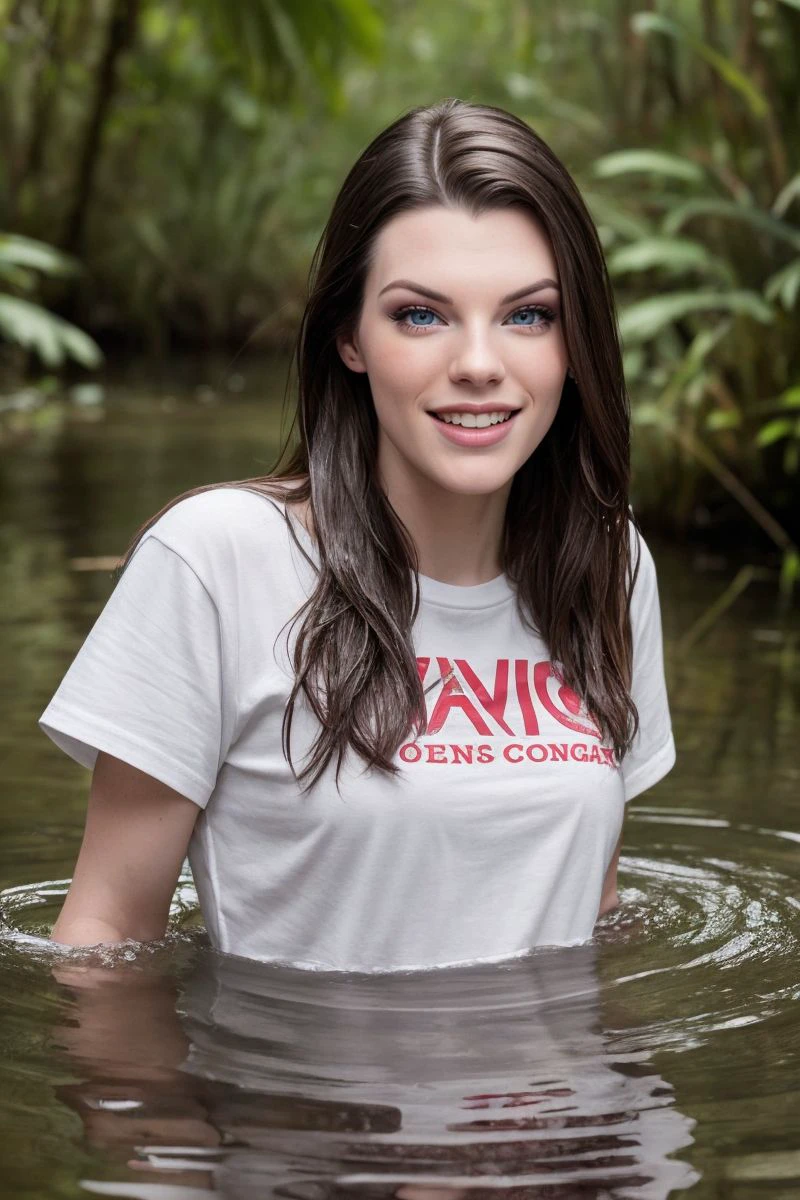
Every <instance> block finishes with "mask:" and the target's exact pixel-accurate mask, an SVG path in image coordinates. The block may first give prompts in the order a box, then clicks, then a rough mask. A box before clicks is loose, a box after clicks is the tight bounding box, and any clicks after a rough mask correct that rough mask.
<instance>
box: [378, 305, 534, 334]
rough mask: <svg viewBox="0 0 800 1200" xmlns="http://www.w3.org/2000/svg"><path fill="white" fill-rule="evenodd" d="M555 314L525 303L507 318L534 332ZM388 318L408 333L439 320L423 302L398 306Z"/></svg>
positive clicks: (517, 326)
mask: <svg viewBox="0 0 800 1200" xmlns="http://www.w3.org/2000/svg"><path fill="white" fill-rule="evenodd" d="M537 316H538V317H539V318H541V319H540V320H539V321H536V322H534V321H532V320H531V321H524V320H523V321H515V320H514V318H515V317H537ZM406 317H421V318H422V320H420V321H413V322H409V321H407V320H406ZM555 319H556V314H555V313H554V312H553V310H552V309H551V308H547V307H546V305H544V304H527V305H525V306H523V307H522V308H518V309H516V310H515V311H514V312H513V313H512V314H511V317H510V319H509V323H510V324H512V325H514V326H516V328H517V329H530V330H531V331H535V332H536V333H539V332H545V331H546V330H547V329H549V328H550V325H551V324H552V323H553V321H555ZM390 320H392V321H394V322H395V323H396V324H397V325H398V326H399V327H400V328H401V329H404V330H406V332H408V333H412V332H416V331H417V330H420V331H421V330H423V329H431V328H433V323H434V320H439V317H438V315H437V314H436V313H435V312H434V311H433V309H432V308H428V307H427V306H426V305H424V304H407V305H406V306H405V307H404V308H400V309H398V310H397V312H394V313H391V314H390Z"/></svg>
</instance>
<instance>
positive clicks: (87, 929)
mask: <svg viewBox="0 0 800 1200" xmlns="http://www.w3.org/2000/svg"><path fill="white" fill-rule="evenodd" d="M398 280H403V281H404V282H403V283H402V285H397V286H395V284H396V281H398ZM543 281H547V282H543ZM390 285H391V286H390ZM430 292H435V293H437V296H438V297H439V298H436V299H433V298H431V296H430V295H429V294H425V293H430ZM512 293H514V294H516V293H521V294H518V295H516V296H515V298H514V299H513V300H511V299H507V297H509V296H510V295H511V294H512ZM560 304H561V296H560V291H559V287H558V271H557V266H556V261H555V257H554V254H553V250H552V246H551V244H550V241H549V239H548V237H547V234H546V232H545V230H544V228H543V227H542V226H541V224H540V223H539V222H538V221H537V220H536V219H535V218H534V217H533V216H532V215H531V214H529V213H528V212H523V211H522V210H518V209H509V208H506V209H497V210H493V211H489V212H486V213H483V214H482V215H481V216H480V217H477V218H476V217H472V216H470V215H469V214H467V213H466V212H464V211H462V210H458V209H451V208H445V207H443V206H440V205H435V206H430V207H427V208H424V209H417V210H414V211H411V212H406V213H402V214H400V215H398V216H397V217H395V218H393V219H392V220H391V221H389V222H387V224H386V225H385V226H384V227H383V228H382V229H381V231H380V233H379V234H378V236H377V239H376V243H375V247H374V256H373V259H372V262H371V265H370V269H369V271H368V273H367V278H366V280H365V286H364V296H363V303H362V307H361V311H360V313H359V317H358V321H357V324H356V327H355V329H353V330H352V331H351V332H350V335H349V336H343V337H341V338H339V339H338V342H337V346H338V350H339V354H340V356H341V358H342V361H343V362H344V363H345V364H346V366H347V367H349V369H350V370H351V371H355V372H359V373H366V374H367V376H368V378H369V384H370V391H371V393H372V398H373V402H374V404H375V411H376V414H377V418H378V459H377V470H378V476H379V480H380V483H381V486H382V488H383V490H384V491H385V493H386V495H387V496H388V498H389V500H390V502H391V504H392V506H393V507H394V509H395V510H396V512H397V513H398V515H399V516H400V518H401V520H402V521H403V522H404V524H405V526H406V527H407V529H408V530H409V532H410V534H411V536H412V538H413V540H414V543H415V546H416V549H417V554H418V557H419V569H420V572H421V573H422V574H423V575H427V576H429V577H431V578H433V579H438V580H441V581H442V582H444V583H450V584H456V585H460V586H471V585H474V584H480V583H484V582H486V581H488V580H490V579H493V578H495V577H496V576H497V575H499V574H500V573H501V563H500V546H501V538H502V530H503V522H504V519H505V509H506V503H507V500H508V494H509V491H510V488H511V483H512V480H513V477H514V474H515V473H516V471H517V470H518V469H519V467H521V466H522V464H523V463H524V462H525V461H526V460H527V459H528V458H529V457H530V455H531V454H533V452H534V451H535V450H536V448H537V446H538V445H539V444H540V442H541V441H542V438H543V437H544V436H545V434H546V433H547V431H548V429H549V428H550V426H551V424H552V422H553V419H554V417H555V414H556V411H557V409H558V405H559V402H560V398H561V392H562V389H563V387H564V381H565V377H566V373H567V368H568V366H569V360H568V354H567V351H566V347H565V344H564V337H563V333H562V325H561V320H560ZM409 306H419V309H415V310H414V312H411V311H408V312H406V313H405V314H404V315H403V316H402V317H399V318H398V313H399V311H400V310H401V309H409ZM421 310H424V315H423V314H422V311H421ZM393 316H394V317H395V318H397V319H394V320H393V319H392V317H393ZM490 400H497V401H498V403H500V404H506V405H511V406H513V407H514V408H518V409H519V410H520V411H519V412H518V413H517V415H516V416H515V417H514V423H513V428H511V429H510V431H509V433H508V435H507V436H506V437H504V438H503V440H502V441H500V442H498V443H496V444H495V445H492V446H484V447H480V448H475V447H469V448H467V447H463V446H457V445H454V444H453V443H452V442H450V441H449V440H448V439H447V438H446V437H445V436H444V435H443V434H442V433H441V431H440V428H439V427H438V422H437V420H436V418H435V417H433V416H431V414H430V411H429V410H430V409H431V408H437V407H441V406H443V405H449V404H452V403H459V402H461V401H463V403H464V406H465V407H467V408H468V407H469V405H470V404H479V403H482V402H484V401H490ZM299 515H300V517H301V519H302V520H304V521H305V522H306V524H308V525H310V521H309V516H308V513H300V514H299ZM199 811H200V810H199V808H198V807H197V805H195V804H194V803H193V802H192V801H190V800H189V799H187V798H186V797H184V796H181V795H180V794H179V793H178V792H175V791H173V790H172V789H171V788H168V787H166V785H164V784H162V783H160V782H159V781H158V780H156V779H153V778H152V777H150V776H148V775H145V774H144V773H143V772H141V771H137V770H136V769H135V768H133V767H131V766H129V765H128V764H127V763H124V762H122V761H121V760H119V759H116V758H113V757H111V756H110V755H107V754H103V753H100V754H99V755H98V760H97V764H96V767H95V770H94V774H93V778H92V786H91V792H90V799H89V807H88V812H87V819H86V829H85V832H84V839H83V844H82V846H81V851H80V854H79V857H78V862H77V864H76V868H75V873H74V878H73V882H72V885H71V887H70V890H69V894H68V896H67V899H66V901H65V903H64V906H63V909H62V911H61V914H60V916H59V918H58V920H57V922H56V924H55V927H54V929H53V934H52V937H53V940H54V941H58V942H63V943H65V944H68V945H93V944H97V943H99V942H118V941H122V940H124V939H125V938H136V939H137V940H140V941H145V940H149V939H155V938H160V937H163V935H164V933H165V930H166V924H167V917H168V913H169V902H170V898H171V896H172V895H173V893H174V890H175V886H176V885H177V880H178V875H179V873H180V867H181V864H182V862H183V860H184V858H185V856H186V851H187V848H188V844H189V840H190V838H191V834H192V829H193V827H194V823H195V820H196V818H197V816H198V813H199ZM621 842H622V835H621V834H620V839H619V841H618V842H617V846H616V849H615V851H614V854H613V856H612V859H611V862H610V864H609V867H608V870H607V873H606V877H605V881H604V885H603V892H602V899H601V903H600V908H599V911H598V917H599V916H602V915H603V913H604V912H607V911H608V910H609V909H611V908H613V907H615V905H616V904H617V903H618V901H619V897H618V894H617V864H618V862H619V854H620V847H621Z"/></svg>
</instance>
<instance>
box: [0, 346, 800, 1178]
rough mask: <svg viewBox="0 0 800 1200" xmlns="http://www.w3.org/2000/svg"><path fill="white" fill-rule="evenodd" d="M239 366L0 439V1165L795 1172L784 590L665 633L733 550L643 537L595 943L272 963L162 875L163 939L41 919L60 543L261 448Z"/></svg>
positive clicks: (119, 393)
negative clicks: (615, 853)
mask: <svg viewBox="0 0 800 1200" xmlns="http://www.w3.org/2000/svg"><path fill="white" fill-rule="evenodd" d="M246 373H247V378H246V380H241V381H237V380H235V379H234V380H233V384H234V389H233V390H228V388H227V387H223V388H222V389H221V390H220V391H219V392H218V393H217V394H216V395H212V394H210V393H209V392H208V391H202V390H201V391H197V390H196V389H195V387H194V385H193V383H190V381H189V380H188V375H187V374H184V375H183V383H182V385H181V388H180V389H179V390H177V389H176V385H175V381H174V377H173V379H172V380H171V381H169V382H168V383H164V384H160V383H156V384H153V383H152V381H151V382H150V384H149V385H148V387H147V388H141V387H138V386H134V385H130V384H129V385H128V386H124V387H117V388H115V389H114V390H113V391H112V392H111V393H110V394H109V397H108V402H107V405H106V409H105V411H104V412H103V411H100V410H89V409H87V410H86V411H85V412H84V413H83V415H82V416H81V415H80V414H77V415H75V416H73V418H71V419H70V420H69V421H67V422H66V423H64V424H62V425H59V424H58V423H54V424H53V426H52V427H51V428H50V429H49V430H46V431H44V432H42V433H41V434H40V435H38V436H37V437H36V438H35V439H31V440H28V441H26V442H25V443H21V444H19V445H18V446H16V447H15V448H13V450H8V449H7V450H6V451H5V453H4V456H3V458H2V460H0V590H1V593H2V612H1V613H0V662H2V667H3V678H4V682H5V686H4V687H3V689H2V694H1V695H0V705H2V712H1V713H0V717H1V718H2V720H0V729H2V734H0V737H2V762H3V768H4V779H3V785H4V795H3V803H2V806H0V888H3V889H5V891H4V893H3V896H2V901H1V903H2V912H1V913H0V917H2V922H3V929H2V931H1V932H0V1014H2V1016H1V1017H0V1020H2V1035H1V1036H2V1043H1V1044H2V1055H0V1160H1V1161H2V1171H0V1195H1V1196H2V1197H3V1198H4V1200H5V1198H6V1197H8V1198H9V1200H11V1198H13V1200H16V1198H18V1197H23V1196H25V1197H48V1198H49V1197H61V1196H64V1197H72V1196H84V1195H86V1194H100V1195H117V1196H131V1197H150V1198H151V1200H178V1198H180V1200H182V1198H184V1197H191V1196H195V1195H196V1194H198V1193H201V1192H216V1193H218V1194H219V1195H221V1196H225V1197H237V1198H238V1197H259V1198H260V1197H271V1196H276V1197H277V1196H296V1197H301V1198H308V1200H316V1198H317V1197H320V1198H322V1197H329V1196H330V1197H333V1196H336V1197H389V1196H396V1197H399V1198H400V1200H429V1198H436V1197H438V1198H441V1200H459V1198H460V1197H462V1196H468V1197H469V1200H481V1198H482V1197H486V1196H489V1195H490V1194H491V1195H492V1196H493V1197H494V1196H500V1197H507V1198H508V1200H511V1198H517V1197H526V1198H527V1197H530V1198H538V1197H548V1198H550V1197H553V1198H556V1197H559V1198H561V1197H581V1198H585V1197H596V1198H598V1200H599V1198H601V1197H604V1198H605V1197H613V1198H617V1197H636V1198H638V1200H641V1198H645V1197H647V1198H656V1197H666V1196H674V1195H680V1194H681V1193H682V1192H684V1191H688V1190H691V1192H692V1195H693V1196H695V1197H698V1198H699V1197H715V1198H716V1197H724V1198H726V1200H727V1198H732V1200H749V1198H751V1197H756V1196H758V1197H761V1196H769V1197H771V1198H773V1200H789V1198H790V1197H792V1198H796V1197H798V1196H800V1090H799V1089H798V1080H799V1079H800V1075H799V1073H798V1069H799V1068H800V1025H799V1023H798V1017H797V1005H796V1001H797V999H798V997H800V966H798V963H799V962H800V957H799V956H798V943H799V942H800V861H799V855H800V787H799V786H798V783H799V782H800V760H799V759H798V753H797V734H798V720H797V715H798V692H799V690H800V688H799V685H800V657H799V656H800V649H799V646H800V642H799V640H798V625H797V621H796V618H795V617H792V616H790V617H781V616H780V614H779V612H778V606H777V599H776V593H775V588H774V586H773V585H770V583H768V582H767V581H757V582H755V583H754V584H752V585H751V586H750V587H749V588H748V589H747V591H745V593H744V594H743V595H742V596H741V597H740V598H739V599H738V600H737V602H736V604H735V606H734V607H733V608H732V609H731V610H730V611H729V612H728V613H727V614H726V615H725V616H724V618H723V619H722V620H721V621H720V622H719V623H718V624H717V625H716V626H715V627H714V628H713V629H712V630H711V631H710V633H708V634H707V635H706V637H705V638H704V639H703V640H702V641H701V642H699V643H698V644H697V645H696V646H695V648H694V649H693V650H692V651H691V653H688V654H682V655H681V654H679V653H678V643H679V640H680V638H681V636H682V635H683V634H684V632H685V631H686V630H687V629H689V628H690V626H691V625H692V623H693V622H694V621H695V620H696V618H697V617H698V616H699V615H700V614H701V613H702V612H703V610H704V609H705V608H706V607H707V606H708V605H709V604H710V603H711V602H712V601H713V600H714V599H715V598H716V597H717V596H718V595H719V594H720V592H721V591H722V589H723V587H724V586H725V584H726V583H727V582H728V581H729V580H730V579H731V578H733V576H734V574H735V571H736V568H737V567H738V566H739V565H740V563H739V562H737V561H736V560H735V559H733V558H730V557H729V558H727V559H725V558H721V557H720V556H719V555H716V556H715V555H707V554H701V553H700V552H699V551H698V550H697V549H691V550H690V549H688V548H687V549H683V548H680V547H674V546H667V545H663V544H661V543H659V542H658V541H657V539H655V538H654V537H650V536H648V540H649V542H650V545H651V547H652V549H653V552H654V556H655V558H656V562H657V565H658V568H659V578H660V584H661V593H662V610H663V617H664V629H665V638H666V651H667V670H668V682H669V686H670V697H671V703H672V711H673V724H674V730H675V736H676V742H677V746H678V763H677V766H676V767H675V769H674V770H673V772H672V773H671V774H670V775H669V776H668V777H667V778H666V779H665V780H663V781H662V782H661V783H660V784H658V786H657V787H656V788H655V789H653V791H652V792H650V793H645V794H643V795H642V796H640V797H638V798H637V799H635V800H634V801H633V802H632V804H631V805H630V807H629V811H628V816H627V820H626V832H625V842H624V847H623V853H622V859H621V862H620V876H619V878H620V897H621V904H620V907H619V908H618V909H617V910H616V911H615V912H614V913H612V914H609V915H608V916H607V917H606V918H604V920H603V922H601V923H600V925H599V926H598V930H597V936H596V938H595V939H594V940H593V942H592V943H590V944H587V945H586V946H580V947H573V948H568V949H563V950H546V951H539V952H537V953H534V954H532V955H530V956H529V957H527V958H525V959H520V960H516V961H513V962H509V963H508V964H504V965H502V966H496V965H495V966H492V967H486V966H483V967H476V968H469V969H465V968H459V969H448V970H445V971H439V972H430V973H419V974H410V975H405V976H395V977H351V978H347V977H338V976H331V975H329V974H325V973H316V972H313V973H309V972H301V971H291V970H286V969H283V968H280V969H278V968H275V967H274V966H266V965H264V964H257V963H250V962H248V961H246V960H242V959H235V958H225V957H223V956H220V955H217V954H215V953H214V952H213V951H211V950H210V948H209V947H208V945H207V942H206V939H205V935H204V931H203V929H202V926H201V925H200V923H199V920H198V915H197V911H196V909H195V907H194V903H193V901H194V894H193V890H192V885H191V880H190V878H189V877H188V876H187V877H185V878H184V879H183V880H182V883H181V886H180V888H179V890H178V893H177V894H176V897H175V902H174V906H173V921H172V928H171V933H170V936H169V938H168V939H167V940H166V942H165V943H163V944H158V945H152V946H150V947H146V948H144V949H140V950H139V951H138V952H137V953H133V952H132V951H130V950H129V951H128V952H127V956H126V954H125V952H124V951H123V952H116V953H115V954H109V955H107V956H106V957H105V958H101V957H99V956H98V955H97V954H96V953H95V954H94V955H89V956H85V955H80V954H78V955H77V956H75V957H70V956H68V957H67V958H64V957H63V956H61V955H58V954H57V953H55V952H54V951H53V950H52V948H51V949H50V950H48V946H47V942H46V935H47V933H48V930H49V929H50V928H51V926H52V923H53V921H54V920H55V917H56V914H57V912H58V906H59V903H60V901H61V898H62V897H63V894H64V891H65V889H66V886H67V883H68V878H69V875H70V872H71V870H72V867H73V865H74V861H75V857H76V855H77V852H78V848H79V844H80V837H81V833H82V828H83V813H84V809H85V804H86V797H87V794H88V786H89V775H88V772H85V771H83V770H82V769H81V768H80V767H78V766H76V765H75V764H74V763H72V762H71V761H70V760H69V759H67V758H66V756H64V755H62V754H61V753H60V752H59V751H58V750H57V749H56V748H55V746H53V745H52V744H51V743H50V742H49V740H48V739H47V738H46V737H45V736H44V734H42V733H41V732H40V731H39V730H38V728H37V726H36V718H37V716H38V715H39V714H40V713H41V711H42V710H43V708H44V706H45V704H46V703H47V701H48V699H49V697H50V695H51V694H52V691H53V689H54V688H55V686H56V684H57V682H58V681H59V679H60V678H61V676H62V674H63V672H64V670H65V669H66V667H67V666H68V664H69V662H70V661H71V659H72V657H73V655H74V653H75V652H76V650H77V649H78V647H79V645H80V644H81V642H82V640H83V638H84V637H85V635H86V633H87V632H88V629H89V627H90V625H91V623H92V621H93V620H94V617H95V616H96V614H97V612H98V610H99V608H100V606H101V605H102V603H103V602H104V601H105V599H106V598H107V596H108V595H109V593H110V590H111V577H110V574H109V573H108V571H99V572H98V571H87V570H81V569H76V566H80V563H79V561H76V560H80V559H81V558H84V557H86V556H96V555H118V554H119V553H121V552H122V550H123V549H124V548H125V545H126V544H127V541H128V539H129V537H130V536H131V534H132V533H133V530H134V528H135V527H136V526H137V525H138V524H139V523H140V522H141V521H143V520H144V519H145V518H146V517H148V516H149V515H151V514H152V513H153V512H155V511H156V510H157V509H158V508H160V507H161V506H162V505H163V504H164V503H165V502H166V501H167V500H168V499H169V498H171V497H172V496H174V495H176V494H177V493H178V492H180V491H182V490H184V489H186V488H190V487H193V486H196V485H198V484H200V483H205V482H210V481H212V480H224V479H235V478H242V477H244V476H247V475H254V474H258V473H264V472H266V471H267V470H268V469H269V468H270V466H271V465H272V463H273V461H274V456H275V452H276V449H277V424H278V413H279V410H280V397H281V396H282V391H283V370H282V369H278V370H276V371H275V372H274V373H270V372H269V371H268V370H267V369H262V370H260V371H259V372H256V371H254V370H253V368H252V366H248V367H247V369H246ZM228 377H229V376H228V375H223V373H221V372H216V373H215V374H213V375H212V383H213V382H218V381H220V380H222V381H223V382H224V381H225V380H226V379H227V378H228ZM198 382H202V379H201V380H198ZM241 383H243V384H244V387H243V389H241V390H237V388H239V385H240V384H241ZM259 391H260V392H261V393H262V394H272V395H275V396H276V397H278V399H277V400H276V401H275V403H273V404H271V405H266V404H265V403H264V402H263V401H259V400H258V399H257V394H258V393H259ZM645 533H646V534H647V528H646V527H645Z"/></svg>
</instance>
